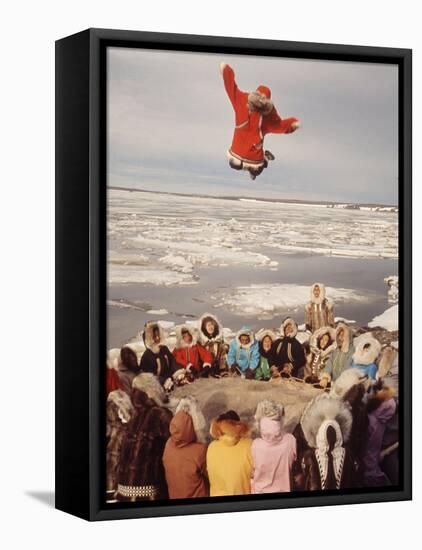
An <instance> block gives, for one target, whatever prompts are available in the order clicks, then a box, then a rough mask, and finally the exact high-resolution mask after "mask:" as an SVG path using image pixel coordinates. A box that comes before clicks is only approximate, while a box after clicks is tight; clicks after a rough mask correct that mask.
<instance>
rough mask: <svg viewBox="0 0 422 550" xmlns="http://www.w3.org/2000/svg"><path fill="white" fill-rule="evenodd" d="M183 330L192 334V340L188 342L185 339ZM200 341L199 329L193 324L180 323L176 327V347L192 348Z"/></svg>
mask: <svg viewBox="0 0 422 550" xmlns="http://www.w3.org/2000/svg"><path fill="white" fill-rule="evenodd" d="M183 332H188V333H189V334H190V335H191V336H192V342H191V343H190V344H188V343H187V342H185V341H184V340H183ZM197 343H198V329H197V328H195V327H193V326H191V325H180V326H178V327H177V328H176V347H178V348H192V347H193V346H196V344H197Z"/></svg>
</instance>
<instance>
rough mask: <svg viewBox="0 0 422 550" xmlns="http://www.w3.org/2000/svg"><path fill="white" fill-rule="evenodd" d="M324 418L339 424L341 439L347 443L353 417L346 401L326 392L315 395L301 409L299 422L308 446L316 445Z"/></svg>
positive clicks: (314, 446)
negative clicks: (303, 408)
mask: <svg viewBox="0 0 422 550" xmlns="http://www.w3.org/2000/svg"><path fill="white" fill-rule="evenodd" d="M326 420H335V421H336V422H337V423H338V425H339V426H340V430H341V433H342V436H343V441H344V442H345V443H347V441H348V440H349V437H350V433H351V430H352V423H353V417H352V413H351V410H350V406H349V404H348V403H344V402H343V401H341V400H340V399H336V398H335V397H332V396H331V395H329V394H327V393H322V394H320V395H317V396H316V397H315V398H314V399H312V401H310V402H309V403H308V404H307V406H306V407H305V410H304V411H303V414H302V418H301V419H300V424H301V426H302V430H303V435H304V436H305V439H306V441H307V443H308V445H309V446H310V447H313V448H316V447H317V434H318V430H319V429H320V426H321V424H322V423H323V422H325V421H326Z"/></svg>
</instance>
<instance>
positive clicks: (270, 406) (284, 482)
mask: <svg viewBox="0 0 422 550" xmlns="http://www.w3.org/2000/svg"><path fill="white" fill-rule="evenodd" d="M255 423H256V431H257V432H258V433H259V434H260V437H259V438H257V439H254V440H253V442H252V459H253V462H254V473H253V478H252V481H251V492H252V493H254V494H262V493H283V492H288V491H291V472H292V466H293V463H294V461H295V460H296V439H295V437H294V436H293V435H292V434H289V433H286V432H285V431H284V427H283V423H284V409H283V406H282V405H279V404H278V403H275V402H274V401H268V400H265V401H261V402H260V403H258V406H257V409H256V412H255Z"/></svg>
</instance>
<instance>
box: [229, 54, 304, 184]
mask: <svg viewBox="0 0 422 550" xmlns="http://www.w3.org/2000/svg"><path fill="white" fill-rule="evenodd" d="M220 71H221V74H222V76H223V81H224V87H225V89H226V93H227V95H228V97H229V99H230V102H231V104H232V106H233V109H234V112H235V129H234V134H233V141H232V144H231V147H230V149H229V150H228V151H227V158H228V160H229V165H230V167H231V168H233V169H235V170H247V171H248V172H249V174H250V176H251V178H252V179H255V178H256V177H257V176H258V175H259V174H261V172H262V171H263V170H264V168H266V167H267V166H268V161H269V160H274V155H273V154H272V153H270V152H269V151H264V138H265V136H266V135H267V134H290V133H292V132H294V131H295V130H297V129H298V128H299V126H300V124H299V121H298V119H297V118H294V117H291V118H285V119H282V118H281V117H280V116H279V114H278V113H277V110H276V108H275V107H274V105H273V103H272V101H271V90H270V89H269V88H268V87H267V86H262V85H261V86H258V88H257V89H256V91H254V92H243V91H241V90H239V88H238V86H237V84H236V81H235V76H234V71H233V69H232V68H231V67H230V65H227V64H226V63H221V65H220Z"/></svg>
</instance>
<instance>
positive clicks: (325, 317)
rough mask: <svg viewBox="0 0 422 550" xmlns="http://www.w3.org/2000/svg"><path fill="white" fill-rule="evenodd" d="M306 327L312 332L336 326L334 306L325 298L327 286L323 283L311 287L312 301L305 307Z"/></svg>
mask: <svg viewBox="0 0 422 550" xmlns="http://www.w3.org/2000/svg"><path fill="white" fill-rule="evenodd" d="M305 325H306V329H307V330H309V331H310V332H315V331H316V330H318V329H319V328H321V327H333V326H334V308H333V304H332V303H331V302H329V301H328V300H327V298H326V297H325V286H324V285H323V284H322V283H314V284H313V285H312V286H311V300H310V302H308V303H307V304H306V306H305Z"/></svg>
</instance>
